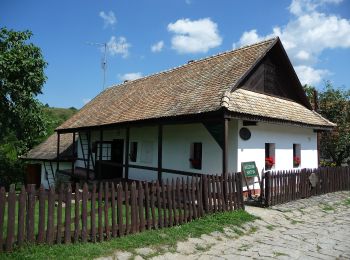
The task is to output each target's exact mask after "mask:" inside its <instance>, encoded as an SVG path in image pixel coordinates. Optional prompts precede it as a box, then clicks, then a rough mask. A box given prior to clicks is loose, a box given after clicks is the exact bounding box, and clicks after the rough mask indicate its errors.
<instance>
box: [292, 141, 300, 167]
mask: <svg viewBox="0 0 350 260" xmlns="http://www.w3.org/2000/svg"><path fill="white" fill-rule="evenodd" d="M300 164H301V146H300V144H293V167H294V168H298V167H299V166H300Z"/></svg>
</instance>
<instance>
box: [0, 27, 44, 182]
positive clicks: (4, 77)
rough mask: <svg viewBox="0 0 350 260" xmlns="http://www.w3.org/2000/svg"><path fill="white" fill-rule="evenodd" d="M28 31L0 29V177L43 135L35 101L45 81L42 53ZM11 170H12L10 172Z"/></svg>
mask: <svg viewBox="0 0 350 260" xmlns="http://www.w3.org/2000/svg"><path fill="white" fill-rule="evenodd" d="M31 36H32V33H31V32H30V31H22V32H17V31H13V30H9V29H7V28H1V29H0V111H1V113H0V163H1V165H0V174H1V178H2V179H3V178H4V174H7V173H8V172H11V171H13V170H15V169H12V168H11V167H13V166H14V165H15V164H17V161H18V160H17V158H18V156H20V155H22V154H23V153H25V152H26V151H27V150H28V149H30V148H31V147H33V145H35V144H36V142H37V140H38V139H39V138H41V137H42V136H44V135H45V120H44V118H43V114H42V104H41V103H40V102H39V101H38V100H37V99H36V96H37V95H38V94H40V93H41V90H42V87H43V84H44V83H45V81H46V76H45V74H44V69H45V67H46V65H47V63H46V62H45V61H44V59H43V56H42V53H41V50H40V48H39V47H37V46H35V45H34V44H33V43H29V42H28V41H29V40H30V38H31ZM10 168H11V169H10Z"/></svg>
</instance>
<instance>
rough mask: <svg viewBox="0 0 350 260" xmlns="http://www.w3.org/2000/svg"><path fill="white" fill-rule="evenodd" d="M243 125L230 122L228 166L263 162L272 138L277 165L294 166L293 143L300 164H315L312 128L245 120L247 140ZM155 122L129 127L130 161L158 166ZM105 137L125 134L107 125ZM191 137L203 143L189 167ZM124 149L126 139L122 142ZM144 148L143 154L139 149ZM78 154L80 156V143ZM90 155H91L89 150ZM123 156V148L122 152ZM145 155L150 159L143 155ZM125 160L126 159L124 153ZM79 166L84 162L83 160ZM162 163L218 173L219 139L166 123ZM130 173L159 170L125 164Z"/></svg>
mask: <svg viewBox="0 0 350 260" xmlns="http://www.w3.org/2000/svg"><path fill="white" fill-rule="evenodd" d="M242 126H243V123H242V121H241V120H234V119H232V120H231V121H230V122H229V140H228V148H229V149H228V150H229V154H228V160H229V162H228V166H229V167H228V168H229V172H236V171H240V170H241V162H245V161H255V162H256V164H257V167H258V170H259V172H261V170H262V169H263V167H264V166H265V143H275V149H276V150H275V156H276V165H275V169H276V170H277V169H292V168H293V143H297V144H300V145H301V166H300V167H302V168H312V167H317V140H316V134H315V133H314V132H313V130H312V129H310V128H302V127H294V126H288V125H276V124H267V123H260V122H259V123H258V124H257V126H248V127H247V128H249V129H250V130H251V133H252V136H251V139H249V140H248V141H244V140H242V139H241V138H240V137H239V135H238V130H239V129H240V128H241V127H242ZM157 131H158V128H157V126H147V127H133V128H131V129H130V142H137V143H138V148H137V149H138V151H137V160H136V162H130V161H129V164H135V165H140V166H149V167H155V168H156V167H157V166H158V143H157V142H158V133H157ZM103 137H104V138H103V140H104V141H112V140H113V139H124V140H125V129H114V130H105V131H104V134H103ZM99 138H100V137H99V132H98V131H96V132H92V138H91V141H92V142H94V141H98V140H99ZM194 142H201V143H202V169H201V170H197V169H192V168H191V165H190V161H189V159H190V147H191V144H192V143H194ZM124 149H125V145H124ZM144 149H147V151H148V154H147V156H143V155H142V153H143V150H144ZM78 157H82V154H81V146H80V144H79V143H78ZM93 157H94V155H93ZM124 157H125V152H124ZM142 158H143V159H145V158H147V160H148V162H145V161H143V160H142ZM123 161H124V159H123ZM76 165H77V166H80V167H84V163H83V162H82V161H77V163H76ZM162 166H163V168H166V169H173V170H180V171H186V172H197V173H205V174H216V173H219V174H220V173H221V171H222V150H221V148H220V146H219V145H218V143H217V142H216V141H215V140H214V138H213V137H212V136H211V135H210V133H209V132H208V131H207V129H206V128H205V126H204V125H203V124H200V123H196V124H183V125H166V126H164V127H163V165H162ZM179 176H180V177H182V176H181V175H177V174H170V173H163V174H162V177H163V179H166V178H173V177H179ZM129 178H131V179H136V180H149V181H151V180H156V179H157V172H156V171H153V170H144V169H135V168H129Z"/></svg>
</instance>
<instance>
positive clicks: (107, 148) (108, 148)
mask: <svg viewBox="0 0 350 260" xmlns="http://www.w3.org/2000/svg"><path fill="white" fill-rule="evenodd" d="M95 144H96V146H95V147H96V159H97V160H100V151H101V142H96V143H95ZM110 160H112V143H111V142H102V161H110Z"/></svg>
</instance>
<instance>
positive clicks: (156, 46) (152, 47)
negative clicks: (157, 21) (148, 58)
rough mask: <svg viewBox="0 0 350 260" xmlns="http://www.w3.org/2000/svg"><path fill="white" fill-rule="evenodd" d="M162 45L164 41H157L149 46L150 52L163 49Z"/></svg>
mask: <svg viewBox="0 0 350 260" xmlns="http://www.w3.org/2000/svg"><path fill="white" fill-rule="evenodd" d="M163 47H164V42H163V41H159V42H157V43H155V44H153V45H152V46H151V51H152V52H161V51H162V50H163Z"/></svg>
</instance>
